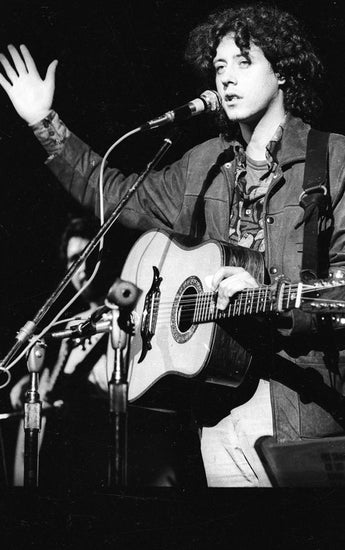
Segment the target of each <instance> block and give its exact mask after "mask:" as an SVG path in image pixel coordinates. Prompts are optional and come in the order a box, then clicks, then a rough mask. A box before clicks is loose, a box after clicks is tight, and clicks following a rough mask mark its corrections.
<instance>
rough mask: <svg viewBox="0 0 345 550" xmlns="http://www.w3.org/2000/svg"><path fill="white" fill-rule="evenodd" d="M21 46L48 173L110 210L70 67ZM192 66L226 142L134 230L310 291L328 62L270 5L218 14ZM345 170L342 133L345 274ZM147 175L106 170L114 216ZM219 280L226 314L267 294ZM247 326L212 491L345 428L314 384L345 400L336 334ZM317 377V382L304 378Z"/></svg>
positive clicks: (336, 153)
mask: <svg viewBox="0 0 345 550" xmlns="http://www.w3.org/2000/svg"><path fill="white" fill-rule="evenodd" d="M8 50H9V56H10V60H11V62H12V63H13V65H14V67H15V69H16V70H14V68H13V66H12V64H11V63H10V62H9V61H8V59H7V58H6V57H5V56H4V55H3V54H1V55H0V62H1V64H2V67H3V69H4V72H5V75H6V77H7V78H6V77H5V76H0V84H1V85H2V87H3V88H4V89H5V91H6V92H7V94H8V95H9V97H10V99H11V101H12V102H13V105H14V107H15V108H16V110H17V112H18V114H19V115H20V116H22V117H23V118H24V119H25V120H26V121H27V122H28V124H29V125H30V126H31V127H32V129H33V131H34V133H35V135H36V136H37V138H38V139H39V140H40V141H41V143H42V144H43V146H44V147H45V148H46V151H47V153H48V161H47V163H48V166H49V167H50V169H51V170H52V171H53V173H54V174H55V175H56V176H57V178H58V179H59V180H60V181H61V183H62V185H63V186H64V187H65V188H66V189H68V190H69V192H70V193H72V195H73V196H74V197H75V198H77V199H78V200H79V201H80V202H81V203H82V204H84V205H85V206H87V207H90V206H92V207H93V208H94V209H96V208H97V204H98V177H99V170H100V166H101V162H102V159H101V158H100V157H99V156H98V155H97V154H95V153H94V152H92V151H91V150H90V148H89V147H88V146H86V145H85V144H84V143H83V142H82V141H81V140H80V139H79V138H77V137H76V136H75V135H74V134H73V133H71V132H70V130H69V129H68V128H67V127H66V126H65V124H64V123H63V122H62V121H61V120H60V119H59V117H58V115H57V113H56V112H55V111H54V110H52V100H53V92H54V74H55V68H56V64H57V61H56V60H55V61H53V62H52V63H51V64H50V66H49V68H48V71H47V74H46V77H45V79H44V80H43V79H41V77H40V76H39V74H38V72H37V69H36V66H35V63H34V61H33V59H32V57H31V55H30V53H29V51H28V50H27V48H26V47H25V46H20V51H18V50H17V49H16V48H15V47H14V46H12V45H10V46H9V47H8ZM187 59H188V60H189V61H190V62H191V63H192V64H193V65H194V66H195V67H196V68H197V69H198V70H199V72H201V73H202V75H203V76H205V77H206V79H207V80H208V82H212V83H214V81H215V84H216V88H217V92H218V94H219V96H220V99H221V112H220V114H219V115H217V123H218V124H219V125H220V130H221V134H220V135H219V137H217V138H214V139H211V140H208V141H206V142H204V143H202V144H200V145H197V146H196V147H194V148H193V149H192V150H190V151H188V152H187V153H186V154H185V155H184V156H183V157H182V159H181V160H179V161H177V162H174V163H173V164H171V165H170V166H168V167H166V168H165V169H164V170H162V171H158V172H153V173H151V174H150V175H149V176H148V178H147V180H146V182H145V185H144V186H142V187H141V188H139V190H138V192H137V194H136V196H135V197H133V198H131V200H130V201H129V202H128V204H127V205H126V208H125V209H124V211H123V213H122V215H121V218H120V220H121V221H122V223H123V224H125V225H127V226H129V227H136V228H139V229H141V230H143V231H144V230H147V229H151V228H164V229H167V230H173V231H175V232H178V233H182V234H184V235H186V236H191V237H197V238H202V239H208V238H213V239H218V240H221V241H226V242H229V243H231V244H234V245H236V246H240V247H246V248H251V249H253V250H255V251H260V252H261V253H263V254H264V257H265V266H266V278H267V280H266V282H267V283H272V284H273V283H274V282H275V281H276V280H279V277H280V276H283V275H284V277H287V278H289V279H290V280H291V281H292V282H294V283H297V282H299V281H300V271H301V259H302V243H303V227H304V223H303V221H302V220H303V208H302V206H301V204H300V197H301V194H302V183H303V174H304V167H305V160H306V146H307V137H308V134H309V130H310V126H309V124H308V122H310V120H311V117H312V115H313V114H314V113H315V109H316V107H317V105H318V100H317V94H316V92H315V90H316V87H317V83H318V80H319V77H320V74H321V63H320V61H319V59H318V57H317V56H316V54H315V52H314V51H313V49H312V46H311V45H310V43H309V42H308V40H307V39H306V38H305V31H304V29H302V27H301V25H300V24H299V23H298V21H297V20H296V19H295V18H294V17H293V16H292V15H290V14H288V13H286V12H284V11H281V10H279V9H277V8H275V7H271V6H268V5H264V4H253V5H244V6H240V7H231V8H228V9H225V10H222V11H218V12H216V13H214V14H211V15H210V16H209V17H208V19H207V20H206V22H205V23H203V24H201V25H199V26H198V27H197V28H196V29H194V31H192V33H191V35H190V40H189V44H188V48H187ZM212 85H213V84H212ZM344 166H345V138H344V137H343V136H340V135H336V134H331V135H330V138H329V187H330V198H331V201H332V209H328V211H327V215H326V216H325V218H324V219H323V225H322V227H321V231H322V235H321V237H323V241H325V240H326V241H327V243H328V252H327V255H328V263H329V271H330V272H333V273H334V272H336V271H340V272H342V273H343V274H344V273H345V253H344V250H345V248H344V237H343V230H342V228H343V227H344V224H345V220H344V216H345V198H344ZM135 178H136V175H135V174H133V175H131V176H129V177H124V176H123V175H122V174H121V173H120V171H119V170H115V169H112V168H110V167H107V168H106V169H105V183H106V188H107V193H106V197H105V211H106V212H108V213H109V212H110V211H111V210H112V205H114V204H116V203H117V202H118V201H119V199H120V197H121V196H123V193H124V192H125V191H126V190H127V189H128V188H129V186H130V185H131V184H132V183H133V181H135ZM210 275H211V277H210V281H209V282H208V284H209V286H210V288H211V289H213V290H215V291H216V292H217V308H218V309H219V310H225V309H226V308H227V306H228V304H229V300H231V298H232V297H233V296H234V295H236V293H238V292H240V291H243V290H244V289H248V288H249V289H255V288H257V287H258V284H259V283H258V281H257V280H256V279H255V277H254V276H253V275H252V273H250V272H249V270H247V269H245V268H242V267H238V266H233V265H226V266H224V267H222V268H220V269H219V270H218V271H217V272H216V273H213V274H210ZM243 325H244V329H243V326H242V325H241V323H240V322H239V323H238V327H237V329H236V330H237V331H239V332H241V330H242V333H241V334H242V335H243V334H244V337H248V338H249V340H250V342H249V343H248V344H246V345H247V347H250V349H251V352H252V356H253V359H252V362H251V367H250V370H249V373H248V376H247V378H246V380H245V381H244V382H243V384H242V385H241V386H240V387H239V388H238V389H237V390H234V391H233V393H232V398H231V399H229V401H228V403H227V405H226V409H227V410H226V413H225V414H223V418H221V419H220V420H219V418H218V419H217V420H219V421H216V420H214V421H213V422H209V424H210V425H209V426H206V425H205V424H206V422H205V423H204V426H203V429H202V441H201V446H202V453H203V459H204V465H205V469H206V474H207V479H208V484H209V486H222V487H236V486H237V487H269V486H271V484H272V481H271V479H269V477H268V476H267V473H266V470H265V468H264V466H263V464H262V462H261V460H260V458H259V455H258V454H257V451H256V446H255V444H256V442H257V441H258V440H259V438H260V437H262V436H274V438H275V440H276V441H277V442H278V443H279V444H284V443H286V442H289V441H300V440H303V439H315V438H316V439H317V438H322V437H324V436H328V435H335V434H339V433H343V432H344V422H343V420H342V415H341V414H337V413H336V411H335V410H334V409H335V408H334V407H327V406H325V405H324V403H323V401H322V399H321V400H320V399H316V398H315V396H314V394H313V392H312V389H311V387H309V385H308V383H307V380H308V379H309V378H310V380H312V379H313V380H315V379H317V380H318V381H319V382H318V383H319V386H318V388H320V387H322V388H324V387H326V388H327V389H329V390H330V391H335V392H336V395H339V396H342V395H343V383H344V357H343V356H342V355H341V354H339V357H337V364H336V367H334V364H333V367H332V369H331V370H332V372H331V373H329V368H328V367H329V361H327V353H326V348H327V337H326V336H325V333H324V332H323V330H322V329H321V328H320V327H319V325H318V322H317V318H316V316H315V315H312V314H307V313H303V312H302V311H300V310H298V309H294V310H292V311H290V312H289V313H288V314H285V315H279V316H276V318H275V321H274V322H268V320H265V319H261V320H260V319H258V320H256V321H255V323H254V322H252V320H251V319H247V320H245V322H244V323H243ZM241 326H242V329H240V327H241ZM267 330H268V331H269V336H267ZM243 331H244V332H243ZM328 334H329V333H328ZM262 340H264V341H265V343H266V345H264V346H262V345H261V341H262ZM333 363H334V362H333ZM311 371H312V373H314V375H315V376H310V377H309V378H307V377H304V376H303V373H305V372H308V373H309V374H310V373H311ZM320 380H321V382H320ZM310 384H311V386H312V385H313V384H312V382H311V383H310ZM337 392H338V393H337ZM230 411H231V412H230ZM229 413H230V414H229ZM211 424H213V425H211Z"/></svg>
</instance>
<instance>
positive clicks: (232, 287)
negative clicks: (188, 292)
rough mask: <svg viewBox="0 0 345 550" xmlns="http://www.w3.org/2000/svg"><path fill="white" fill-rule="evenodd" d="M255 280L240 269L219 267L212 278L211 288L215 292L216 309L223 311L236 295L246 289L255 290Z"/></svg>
mask: <svg viewBox="0 0 345 550" xmlns="http://www.w3.org/2000/svg"><path fill="white" fill-rule="evenodd" d="M257 286H258V284H257V282H256V280H255V279H254V278H253V277H252V276H251V275H250V273H249V272H248V271H246V270H245V269H243V268H242V267H233V266H224V267H221V268H220V269H219V270H218V271H217V272H216V273H215V274H214V276H213V278H212V288H213V289H214V290H217V294H218V296H217V308H218V309H221V310H224V309H226V307H227V306H228V304H229V300H230V298H231V297H232V296H234V295H235V294H236V293H238V292H241V291H243V290H245V289H247V288H256V287H257Z"/></svg>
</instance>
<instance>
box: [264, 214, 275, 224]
mask: <svg viewBox="0 0 345 550" xmlns="http://www.w3.org/2000/svg"><path fill="white" fill-rule="evenodd" d="M266 222H267V223H269V224H272V223H274V218H273V217H272V216H266Z"/></svg>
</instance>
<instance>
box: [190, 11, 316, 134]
mask: <svg viewBox="0 0 345 550" xmlns="http://www.w3.org/2000/svg"><path fill="white" fill-rule="evenodd" d="M229 33H233V35H234V39H235V43H236V45H237V46H238V48H239V49H240V50H241V52H242V53H243V54H248V51H249V49H250V42H253V43H254V44H255V45H256V46H258V47H259V48H261V49H262V51H263V53H264V55H265V57H266V59H267V60H268V61H269V62H270V64H271V66H272V69H273V71H274V72H275V73H276V74H279V75H280V77H282V78H284V79H285V84H284V85H283V90H284V104H285V108H286V110H287V111H288V112H290V113H292V114H293V115H295V116H299V117H301V118H303V120H305V121H306V122H311V121H312V119H313V116H314V115H315V114H316V112H317V111H318V109H319V108H320V106H321V102H320V99H319V97H318V94H317V88H318V84H319V83H320V81H321V75H322V72H323V67H322V63H321V61H320V59H319V58H318V56H317V55H316V53H315V51H314V49H313V47H312V45H311V43H310V41H309V40H308V39H307V38H306V33H305V30H304V28H303V26H302V24H301V23H300V22H298V21H297V19H296V18H295V17H294V16H293V15H291V14H289V13H287V12H285V11H282V10H281V9H279V8H277V7H275V6H271V5H266V4H263V3H258V4H245V5H243V4H242V5H241V6H238V7H232V8H228V9H223V10H218V11H217V12H215V13H212V14H211V15H209V17H208V19H207V20H206V21H205V22H204V23H202V24H200V25H198V26H197V27H196V28H195V29H194V30H192V32H191V33H190V36H189V41H188V44H187V49H186V60H187V61H188V62H189V63H191V64H192V65H193V66H194V68H195V69H196V70H197V72H198V73H199V74H200V75H201V76H202V77H203V78H204V79H206V82H207V85H208V86H210V85H211V86H213V85H214V78H215V73H214V67H213V59H214V57H215V55H216V50H217V47H218V45H219V42H220V41H221V39H222V38H223V37H224V36H226V35H228V34H229ZM225 118H226V117H225V113H221V115H220V120H219V122H220V124H221V127H222V130H223V132H225V134H227V131H226V129H227V128H228V129H229V122H228V120H227V119H226V120H225Z"/></svg>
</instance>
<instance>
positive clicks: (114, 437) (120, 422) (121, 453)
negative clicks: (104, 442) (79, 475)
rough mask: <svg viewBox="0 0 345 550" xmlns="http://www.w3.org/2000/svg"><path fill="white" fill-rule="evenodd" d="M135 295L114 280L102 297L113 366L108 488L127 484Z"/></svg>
mask: <svg viewBox="0 0 345 550" xmlns="http://www.w3.org/2000/svg"><path fill="white" fill-rule="evenodd" d="M139 294H140V290H139V289H138V288H137V287H136V286H135V285H133V284H132V283H129V282H128V281H121V279H117V280H116V281H115V283H114V284H113V286H112V287H111V288H110V290H109V292H108V296H107V299H106V304H107V305H108V306H109V307H111V308H112V310H111V313H112V324H111V345H112V348H113V350H114V366H113V372H112V375H111V377H110V380H109V424H110V433H109V435H110V444H109V456H108V488H110V489H114V488H117V487H120V488H124V487H126V486H127V419H128V413H127V410H128V361H129V345H130V335H131V334H132V332H133V328H134V327H133V323H132V320H131V311H132V309H133V308H134V306H135V304H136V302H137V300H138V297H139ZM112 304H115V306H114V305H112ZM125 348H127V354H125V356H124V351H123V350H124V349H125Z"/></svg>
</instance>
